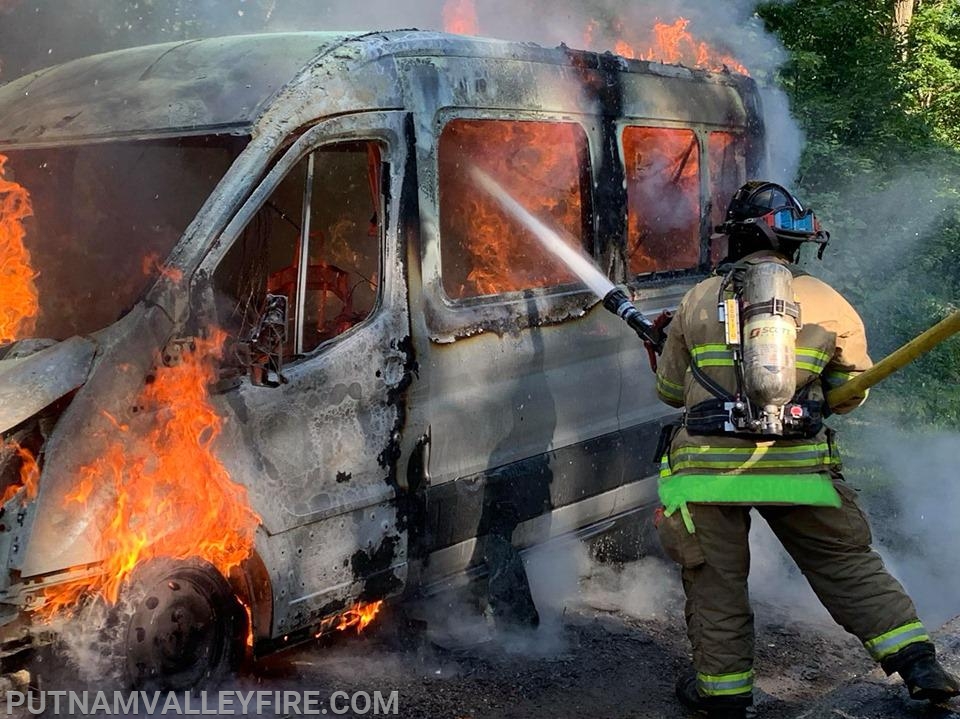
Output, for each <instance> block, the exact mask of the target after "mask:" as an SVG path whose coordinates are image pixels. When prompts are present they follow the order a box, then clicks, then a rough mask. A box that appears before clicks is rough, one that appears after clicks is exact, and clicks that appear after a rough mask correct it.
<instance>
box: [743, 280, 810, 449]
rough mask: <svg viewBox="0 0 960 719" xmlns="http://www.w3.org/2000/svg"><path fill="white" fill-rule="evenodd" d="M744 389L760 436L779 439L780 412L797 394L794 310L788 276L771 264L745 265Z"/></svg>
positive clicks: (791, 281) (796, 308)
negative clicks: (756, 412) (756, 409)
mask: <svg viewBox="0 0 960 719" xmlns="http://www.w3.org/2000/svg"><path fill="white" fill-rule="evenodd" d="M741 301H742V317H743V384H744V391H745V392H746V395H747V397H748V398H749V399H750V401H751V402H753V404H755V405H756V406H757V407H759V408H760V416H759V417H758V418H757V419H758V420H759V423H760V424H759V427H758V428H757V429H758V430H759V431H760V432H762V433H763V434H774V435H777V434H783V407H784V405H786V404H787V403H788V402H790V400H791V399H792V398H793V395H794V394H795V393H796V390H797V372H796V347H797V323H798V320H799V308H798V307H797V304H796V303H795V302H794V297H793V274H792V273H791V272H790V270H789V269H787V268H786V267H784V266H783V265H781V264H779V263H776V262H760V263H757V264H755V265H750V266H749V267H748V268H747V270H746V273H745V275H744V278H743V290H742V295H741Z"/></svg>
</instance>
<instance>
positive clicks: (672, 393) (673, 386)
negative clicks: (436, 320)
mask: <svg viewBox="0 0 960 719" xmlns="http://www.w3.org/2000/svg"><path fill="white" fill-rule="evenodd" d="M657 392H659V393H660V394H661V395H663V396H664V397H666V398H668V399H672V400H676V401H678V402H682V401H683V385H679V384H677V383H676V382H671V381H670V380H668V379H667V378H666V377H663V376H661V375H659V374H658V375H657Z"/></svg>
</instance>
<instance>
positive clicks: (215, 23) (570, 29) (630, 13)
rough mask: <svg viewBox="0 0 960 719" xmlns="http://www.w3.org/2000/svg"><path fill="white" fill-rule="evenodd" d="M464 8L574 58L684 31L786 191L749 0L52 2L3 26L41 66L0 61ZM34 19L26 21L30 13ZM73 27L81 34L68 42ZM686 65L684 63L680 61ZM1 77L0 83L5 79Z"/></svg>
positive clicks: (778, 108) (781, 55)
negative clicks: (670, 28) (655, 31)
mask: <svg viewBox="0 0 960 719" xmlns="http://www.w3.org/2000/svg"><path fill="white" fill-rule="evenodd" d="M455 2H456V3H458V4H459V5H460V6H465V7H469V6H470V3H471V2H472V7H473V10H474V14H475V17H476V21H477V26H478V33H479V34H480V35H481V36H487V37H496V38H502V39H506V40H514V41H522V42H534V43H539V44H541V45H544V46H547V47H553V46H557V45H559V44H561V43H563V44H565V45H567V46H569V47H572V48H577V49H586V50H595V51H601V52H603V51H607V50H611V51H612V50H614V49H615V47H616V43H617V42H618V41H624V42H626V43H627V44H628V45H631V46H632V47H634V48H635V50H637V51H638V52H646V51H647V50H648V49H649V46H650V38H651V37H652V32H651V31H652V28H653V27H654V25H655V24H656V23H657V22H662V23H665V24H672V23H674V22H675V21H676V20H677V19H678V18H685V19H687V20H688V21H689V24H688V27H687V31H688V32H689V33H690V34H691V35H692V37H693V38H695V40H696V41H698V42H700V41H702V42H706V43H708V44H709V45H710V47H711V48H712V49H714V50H716V51H717V52H719V53H721V54H724V55H729V56H731V57H733V58H735V59H736V60H737V61H739V62H740V63H742V64H743V65H744V66H746V68H747V69H748V71H749V72H750V74H751V75H752V76H753V77H754V78H756V79H757V81H758V83H759V84H760V86H761V96H762V101H763V105H764V116H765V124H766V127H767V137H768V138H769V139H770V142H769V146H768V151H767V161H766V163H765V165H766V166H765V168H764V169H763V171H762V172H763V174H764V176H765V177H767V178H768V179H771V180H774V181H779V182H783V183H786V184H790V183H792V181H793V179H794V175H795V173H796V170H797V167H798V164H799V156H800V150H801V147H802V144H803V136H802V134H801V132H800V130H799V128H798V126H797V124H796V123H795V122H794V120H793V119H792V118H791V116H790V113H789V103H788V101H787V98H786V96H785V95H784V94H783V93H782V91H780V90H779V89H777V88H776V87H775V86H774V80H773V78H774V73H775V71H776V69H777V67H778V66H779V65H780V64H781V63H782V62H783V61H784V59H785V58H786V53H785V51H784V49H783V48H782V47H781V46H780V44H779V42H778V40H777V39H776V37H775V36H773V35H772V34H770V33H768V32H766V31H765V29H764V27H763V23H762V21H761V20H760V18H759V17H758V16H757V15H756V14H755V12H754V9H755V7H756V1H755V0H728V1H727V2H722V3H718V2H715V1H713V0H659V1H658V2H656V3H628V2H625V1H624V0H584V1H583V2H567V3H557V2H555V0H528V1H527V2H522V3H518V2H515V1H514V0H413V1H412V2H396V0H366V1H365V2H354V1H353V0H327V1H326V2H317V0H207V1H206V2H202V3H195V2H186V0H170V1H169V2H164V3H155V2H150V1H149V0H145V1H143V2H138V3H131V2H127V0H96V2H94V3H91V4H90V5H89V6H87V7H85V8H84V9H83V11H82V13H80V12H79V11H77V12H78V13H79V14H78V15H77V17H76V18H74V17H72V15H71V12H59V11H58V12H51V10H52V9H54V8H51V7H48V6H50V5H55V3H53V2H52V0H17V2H14V3H13V5H12V6H11V7H12V8H13V9H14V10H15V12H14V11H11V12H9V13H8V15H7V16H6V17H5V20H6V21H7V22H9V23H13V22H16V23H18V32H19V33H21V34H22V35H24V36H27V37H29V36H30V35H31V34H36V35H38V36H42V38H43V40H42V42H43V45H44V47H49V51H48V52H47V53H44V54H43V55H41V56H37V57H30V58H23V57H17V56H16V55H17V52H18V51H19V52H23V51H29V48H28V47H25V48H24V50H19V49H13V50H9V51H8V52H10V53H12V55H11V56H10V57H6V56H5V52H4V51H3V49H2V48H0V56H2V59H3V61H4V62H5V64H6V65H7V66H8V68H10V69H11V70H12V69H13V68H20V69H22V70H26V69H37V68H39V67H40V66H42V65H45V64H51V63H58V62H63V61H65V60H69V59H71V58H72V57H77V56H79V55H84V54H93V53H97V52H103V51H106V50H112V49H116V48H119V47H129V46H132V45H144V44H149V43H154V42H169V41H171V40H180V39H192V38H195V37H208V36H214V35H230V34H242V33H257V32H281V31H311V30H312V31H335V30H339V31H343V30H352V31H357V30H389V29H397V28H418V29H421V30H443V29H444V21H443V10H444V7H445V5H446V4H448V3H451V4H452V3H455ZM34 11H35V12H34ZM78 22H79V24H80V26H81V27H82V28H83V33H82V36H83V37H82V39H77V37H76V36H77V25H78ZM688 62H689V61H688ZM15 72H16V71H14V72H7V73H6V75H5V76H4V78H3V80H10V79H13V74H15Z"/></svg>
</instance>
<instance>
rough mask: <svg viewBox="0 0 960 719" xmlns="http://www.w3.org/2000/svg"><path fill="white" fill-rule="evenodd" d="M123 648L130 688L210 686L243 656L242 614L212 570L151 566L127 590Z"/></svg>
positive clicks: (193, 564)
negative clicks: (128, 591)
mask: <svg viewBox="0 0 960 719" xmlns="http://www.w3.org/2000/svg"><path fill="white" fill-rule="evenodd" d="M127 606H128V608H129V611H130V614H129V615H128V616H129V619H128V621H127V623H126V624H127V626H126V639H125V643H124V646H123V650H124V651H123V655H124V658H125V677H126V679H127V681H128V683H129V684H130V685H131V686H132V687H133V688H135V689H148V690H172V691H186V690H190V689H195V688H198V687H201V686H206V685H215V684H216V683H217V682H219V681H220V680H222V679H223V678H224V676H225V675H226V674H227V673H229V672H230V671H232V670H234V669H236V668H237V666H238V665H239V662H240V660H241V659H242V655H243V637H244V631H245V628H246V615H245V613H244V611H243V607H242V606H241V605H240V603H239V601H238V600H237V598H236V595H235V594H234V592H233V590H232V589H231V588H230V585H229V584H228V583H227V581H226V580H225V579H224V578H223V577H222V576H221V575H220V573H219V572H217V571H216V570H215V569H214V568H213V567H212V566H210V565H208V564H205V563H201V562H191V563H178V564H173V563H167V562H164V563H162V564H160V565H159V566H158V565H153V566H151V567H150V568H149V569H148V570H147V571H146V572H144V573H143V574H142V575H141V577H140V578H139V579H138V580H137V581H136V583H135V585H134V586H133V587H132V588H131V594H130V598H129V602H128V603H127Z"/></svg>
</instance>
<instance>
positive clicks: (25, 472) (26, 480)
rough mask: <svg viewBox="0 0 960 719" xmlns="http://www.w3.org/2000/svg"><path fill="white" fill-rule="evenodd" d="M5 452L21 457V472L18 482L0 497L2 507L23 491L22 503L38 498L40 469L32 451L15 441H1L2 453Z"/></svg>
mask: <svg viewBox="0 0 960 719" xmlns="http://www.w3.org/2000/svg"><path fill="white" fill-rule="evenodd" d="M4 450H7V451H12V452H15V453H16V454H17V455H18V456H19V457H20V472H19V474H18V481H17V482H13V483H12V484H10V485H9V486H8V487H7V488H6V489H4V491H3V495H2V496H0V506H2V505H4V504H6V503H7V502H9V501H10V500H11V499H13V497H15V496H16V494H17V493H18V492H19V491H20V490H21V489H23V490H24V492H23V497H22V501H23V503H24V504H26V503H27V502H29V501H31V500H33V499H34V498H36V496H37V490H38V489H39V484H40V467H39V465H37V458H36V457H35V456H34V455H33V453H32V452H30V450H28V449H26V448H24V447H21V446H20V445H19V444H17V443H16V442H13V441H6V442H4V441H3V440H2V439H0V453H2V452H4Z"/></svg>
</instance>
